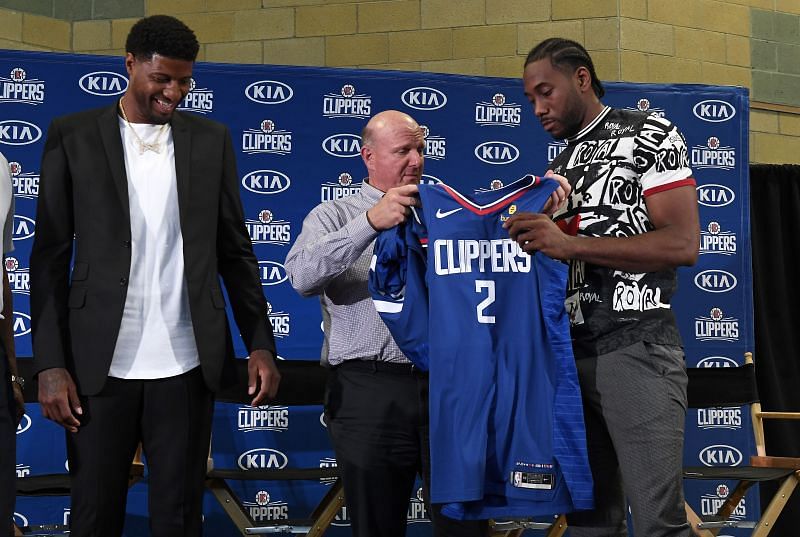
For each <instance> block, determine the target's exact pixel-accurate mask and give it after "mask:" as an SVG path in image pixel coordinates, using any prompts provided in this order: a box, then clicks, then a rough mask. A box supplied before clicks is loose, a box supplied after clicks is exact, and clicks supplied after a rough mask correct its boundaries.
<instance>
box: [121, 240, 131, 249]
mask: <svg viewBox="0 0 800 537" xmlns="http://www.w3.org/2000/svg"><path fill="white" fill-rule="evenodd" d="M122 247H123V248H130V247H131V241H122Z"/></svg>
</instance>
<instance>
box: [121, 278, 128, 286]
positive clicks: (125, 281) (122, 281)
mask: <svg viewBox="0 0 800 537" xmlns="http://www.w3.org/2000/svg"><path fill="white" fill-rule="evenodd" d="M119 284H120V285H122V286H125V285H127V284H128V278H120V279H119Z"/></svg>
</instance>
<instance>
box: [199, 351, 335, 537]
mask: <svg viewBox="0 0 800 537" xmlns="http://www.w3.org/2000/svg"><path fill="white" fill-rule="evenodd" d="M236 362H237V363H236V367H237V375H238V382H237V383H236V384H235V385H234V386H232V387H231V388H230V389H227V390H223V391H221V392H219V393H218V394H217V401H219V402H223V403H238V404H248V403H249V402H250V401H251V400H252V396H250V395H248V394H247V361H246V360H237V361H236ZM277 365H278V369H279V370H280V373H281V383H280V387H279V388H278V394H277V396H276V398H275V401H273V403H275V404H280V405H287V406H289V405H321V404H322V403H323V397H324V394H325V382H326V380H327V376H328V370H327V369H325V368H323V367H321V366H320V365H319V362H317V361H305V360H291V361H278V363H277ZM323 478H327V479H335V481H334V483H333V485H332V486H331V488H330V490H329V491H328V492H327V494H325V496H324V497H323V498H322V499H321V500H320V502H319V503H318V504H317V507H316V508H315V509H314V510H313V512H312V513H311V514H310V515H309V517H308V518H307V519H304V520H278V521H273V522H271V523H268V524H256V523H255V521H254V520H253V518H252V517H251V516H250V513H249V512H248V511H247V510H246V509H245V508H244V507H243V506H242V504H241V502H240V501H239V499H238V498H237V497H236V495H235V494H234V493H233V491H232V490H231V488H230V486H229V485H228V481H230V480H255V481H273V480H274V481H291V480H318V479H323ZM206 488H207V489H208V490H209V491H210V492H211V493H212V494H213V495H214V497H215V498H216V499H217V501H218V502H219V504H220V505H221V506H222V508H223V509H224V511H225V513H226V514H227V515H228V517H229V518H230V519H231V521H232V522H233V523H234V525H235V526H236V527H237V529H238V530H239V532H241V534H242V535H262V534H287V533H289V534H299V535H306V536H309V537H318V536H320V535H323V534H324V533H325V530H327V529H328V527H329V526H330V524H331V522H332V521H333V519H334V517H335V516H336V514H337V513H338V512H339V509H341V507H342V505H344V492H343V490H342V481H341V479H340V478H339V473H338V470H337V469H336V468H317V467H312V468H282V469H280V470H240V469H238V468H235V469H221V468H215V466H214V461H213V459H212V458H211V453H210V452H209V458H208V472H207V474H206Z"/></svg>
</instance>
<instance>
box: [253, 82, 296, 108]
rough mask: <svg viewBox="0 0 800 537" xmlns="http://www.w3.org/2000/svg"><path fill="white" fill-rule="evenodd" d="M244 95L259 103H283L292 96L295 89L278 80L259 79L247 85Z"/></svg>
mask: <svg viewBox="0 0 800 537" xmlns="http://www.w3.org/2000/svg"><path fill="white" fill-rule="evenodd" d="M244 95H245V97H247V98H248V99H250V100H251V101H253V102H254V103H258V104H281V103H285V102H286V101H288V100H289V99H291V98H292V96H293V95H294V90H292V88H291V86H289V85H287V84H284V83H283V82H278V81H277V80H259V81H258V82H253V83H252V84H250V85H249V86H247V87H246V88H245V89H244Z"/></svg>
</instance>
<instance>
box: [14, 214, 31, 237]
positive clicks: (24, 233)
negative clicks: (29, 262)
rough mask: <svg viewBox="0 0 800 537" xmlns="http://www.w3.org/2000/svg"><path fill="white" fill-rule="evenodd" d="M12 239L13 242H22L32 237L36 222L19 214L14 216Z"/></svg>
mask: <svg viewBox="0 0 800 537" xmlns="http://www.w3.org/2000/svg"><path fill="white" fill-rule="evenodd" d="M12 231H13V235H12V239H13V240H15V241H24V240H25V239H30V238H31V237H33V234H34V232H35V231H36V221H35V220H34V219H33V218H28V217H27V216H22V215H19V214H15V215H14V229H13V230H12Z"/></svg>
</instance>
